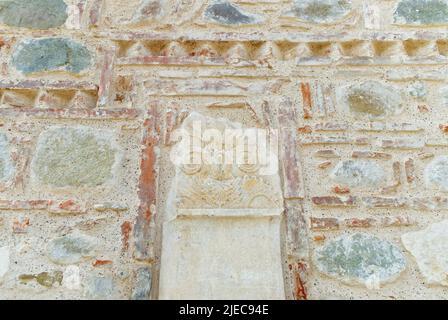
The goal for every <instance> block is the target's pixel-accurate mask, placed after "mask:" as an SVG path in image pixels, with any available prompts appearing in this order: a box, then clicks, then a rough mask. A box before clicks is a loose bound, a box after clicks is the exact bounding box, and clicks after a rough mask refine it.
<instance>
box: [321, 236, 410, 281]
mask: <svg viewBox="0 0 448 320" xmlns="http://www.w3.org/2000/svg"><path fill="white" fill-rule="evenodd" d="M313 260H314V263H315V264H316V267H317V269H318V270H319V271H320V272H322V273H324V274H326V275H328V276H330V277H333V278H336V279H338V280H340V281H342V282H344V283H346V284H362V285H366V286H368V287H370V286H375V285H381V284H383V283H387V282H390V281H393V280H395V279H396V278H397V277H398V276H399V275H400V274H401V273H402V272H403V271H404V269H405V268H406V261H405V258H404V256H403V254H402V252H401V251H400V249H399V248H398V247H396V246H395V245H393V244H392V243H390V242H388V241H386V240H382V239H379V238H377V237H375V236H372V235H369V234H365V233H356V234H352V235H343V236H341V237H339V238H337V239H335V240H333V241H331V242H329V243H327V244H326V245H325V246H323V247H322V248H319V249H317V250H316V252H315V253H314V256H313Z"/></svg>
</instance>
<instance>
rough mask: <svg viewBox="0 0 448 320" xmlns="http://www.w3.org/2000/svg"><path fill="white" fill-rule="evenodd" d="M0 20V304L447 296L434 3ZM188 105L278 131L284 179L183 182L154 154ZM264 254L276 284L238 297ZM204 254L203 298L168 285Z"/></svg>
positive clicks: (168, 140) (443, 116)
mask: <svg viewBox="0 0 448 320" xmlns="http://www.w3.org/2000/svg"><path fill="white" fill-rule="evenodd" d="M0 22H1V26H0V97H1V100H0V104H1V107H0V192H1V194H0V298H3V299H41V298H45V299H158V298H171V297H181V298H183V297H188V296H189V295H190V294H191V296H192V297H198V294H199V298H215V297H220V298H222V297H223V298H229V296H228V295H227V294H228V293H226V290H227V289H228V287H227V284H228V283H229V279H230V278H231V279H233V280H235V279H240V280H238V281H241V279H243V280H244V281H247V282H244V283H245V286H247V288H246V287H244V289H241V292H240V291H238V292H235V294H236V295H238V296H237V297H235V298H238V297H243V298H251V297H255V298H257V297H262V298H279V297H281V298H286V299H297V300H303V299H411V298H417V299H429V298H436V299H445V298H446V297H447V296H448V291H447V289H446V286H447V285H448V280H447V274H448V263H447V261H448V259H447V252H448V250H447V249H448V231H447V230H448V229H447V228H448V220H445V218H446V217H445V215H446V211H447V210H448V197H447V195H446V192H447V191H448V153H447V151H448V140H447V137H446V134H447V133H448V118H447V116H448V109H447V108H448V86H447V83H446V72H447V70H446V69H447V63H448V41H447V40H446V39H447V35H448V34H447V32H446V25H447V24H448V1H445V0H413V1H412V0H378V1H375V2H372V1H362V0H352V1H349V0H339V1H338V0H303V1H289V0H264V1H255V0H241V1H240V0H234V1H233V2H228V1H225V0H223V1H206V0H188V1H180V0H179V1H177V0H169V1H161V0H159V1H157V0H154V1H153V0H127V1H121V0H104V1H103V0H33V1H31V0H29V1H23V0H21V1H19V0H6V1H1V2H0ZM198 116H199V117H200V118H201V119H202V121H206V122H207V123H212V124H213V123H215V122H214V121H216V123H220V125H222V126H224V127H226V126H234V125H235V124H238V125H241V126H242V127H244V128H259V129H270V130H278V132H279V142H280V145H279V150H278V159H277V160H278V163H279V165H280V170H279V172H278V175H277V176H275V177H273V178H272V180H270V181H268V182H269V183H270V184H269V183H267V184H266V183H265V184H263V183H264V182H266V181H264V182H263V183H261V182H260V181H262V180H263V177H260V176H259V175H258V173H254V171H252V169H253V168H247V167H245V168H240V169H241V172H243V173H241V174H239V175H238V176H231V177H230V178H228V179H227V178H226V179H224V178H222V176H219V177H217V176H216V175H214V173H210V172H213V170H211V171H208V172H207V173H206V174H205V176H204V175H200V177H202V178H203V180H201V179H202V178H200V177H199V178H198V179H199V180H198V181H199V182H198V184H199V187H204V185H206V186H208V187H207V188H208V189H205V191H204V190H203V189H201V190H202V191H201V192H202V193H201V192H199V191H197V190H199V189H197V190H196V189H194V188H199V187H198V186H197V185H194V188H193V187H191V185H190V184H188V183H187V182H188V181H189V180H188V179H190V177H191V176H192V175H195V174H197V173H198V171H199V169H198V170H196V169H197V168H194V167H188V168H183V169H182V170H183V171H182V170H181V171H179V169H178V168H176V167H175V166H174V164H173V163H172V162H171V161H170V157H169V156H170V152H171V151H172V150H173V148H175V146H176V141H175V140H174V139H173V137H172V135H173V132H174V130H176V129H179V128H182V127H185V126H186V121H188V119H192V118H191V117H198ZM223 119H224V120H223ZM222 121H223V122H222ZM222 123H224V124H222ZM209 169H210V168H209ZM212 169H214V168H212ZM182 172H183V173H182ZM244 172H246V174H244ZM182 174H185V175H186V176H187V177H186V178H185V177H183V176H182ZM248 177H249V178H248ZM277 178H278V179H277ZM185 179H186V180H185ZM195 179H196V178H195ZM238 179H243V180H242V181H245V182H247V181H248V180H247V179H249V181H253V185H254V186H255V187H256V188H255V187H254V188H255V189H251V190H247V189H244V192H246V193H247V194H246V193H244V194H243V200H244V201H243V200H241V199H239V198H238V195H241V194H239V192H240V191H239V190H240V189H239V188H240V187H241V185H242V184H241V183H239V182H238V181H241V180H238ZM244 179H246V180H244ZM250 179H252V180H250ZM195 181H196V180H195ZM205 182H206V183H205ZM195 183H196V182H195ZM201 183H202V184H204V185H202V184H201ZM251 183H252V182H251ZM245 186H246V185H245ZM267 186H268V187H267ZM257 188H258V189H257ZM191 190H193V191H194V192H193V193H192V194H188V192H190V191H191ZM223 190H225V191H226V192H225V193H224V192H223ZM277 191H278V192H277ZM241 192H243V191H241ZM172 194H176V195H181V196H180V197H181V198H182V197H183V196H184V197H186V198H187V200H188V201H187V200H185V199H184V200H183V202H182V201H179V202H178V199H177V198H176V199H175V200H173V197H170V195H172ZM185 194H186V195H185ZM277 195H279V196H277ZM245 197H247V198H248V199H246V198H245ZM236 198H238V199H239V200H235V199H236ZM254 199H256V201H255V200H254ZM260 199H263V200H260ZM181 200H182V199H181ZM245 201H246V202H245ZM229 208H230V209H231V210H232V214H231V215H229V211H226V210H221V209H229ZM181 209H182V210H184V211H182V212H184V213H183V214H181V213H180V212H181ZM193 209H194V210H199V211H194V210H193ZM266 210H267V211H266ZM185 212H187V213H185ZM198 212H200V213H198ZM235 212H236V213H235ZM266 212H268V213H266ZM173 215H174V216H175V218H173ZM198 215H199V217H198ZM216 216H218V218H217V220H213V219H214V218H213V217H216ZM262 216H263V217H264V218H263V217H262ZM168 217H169V218H168ZM170 219H177V220H176V221H177V222H175V223H178V226H179V228H180V229H175V228H174V229H173V228H171V229H170V228H169V227H167V226H169V225H168V224H166V223H167V222H170V221H171V222H172V221H174V220H170ZM195 219H196V220H195ZM257 219H258V220H257ZM260 219H261V220H260ZM263 219H266V221H265V220H263ZM224 221H227V222H224ZM260 221H265V222H266V223H271V224H270V227H269V228H265V227H264V226H266V225H267V224H266V225H264V224H262V223H264V222H260ZM267 221H269V222H267ZM277 222H278V225H277V224H276V223H277ZM233 223H234V224H239V223H241V225H239V227H238V228H240V229H238V228H237V229H234V227H233V225H232V224H233ZM258 223H260V224H258ZM272 223H273V224H272ZM272 226H273V227H272ZM271 227H272V228H273V229H272V228H271ZM214 228H216V229H214ZM251 228H254V229H251ZM164 230H165V232H164ZM166 230H171V231H166ZM173 230H174V231H173ZM176 230H177V231H176ZM179 230H180V231H179ZM185 230H187V231H188V232H187V231H185ZM201 230H209V231H210V230H216V231H213V232H210V233H207V232H206V231H204V232H203V233H201V236H197V235H198V234H199V233H200V232H202V231H201ZM236 230H237V231H236ZM238 230H243V232H239V231H238ZM254 230H259V231H257V232H258V233H257V232H255V231H254ZM170 232H174V233H172V234H173V235H174V236H175V235H176V234H177V233H176V232H178V234H179V235H181V234H182V235H183V233H182V232H187V233H188V235H187V236H185V239H184V238H182V237H180V236H179V239H184V241H185V242H180V244H179V245H178V247H177V245H172V244H171V245H169V246H168V245H165V246H164V243H171V242H169V241H172V239H171V238H169V237H168V236H167V234H169V233H170ZM195 232H197V233H195ZM277 232H278V236H277ZM240 236H241V239H242V240H241V243H244V244H245V247H244V248H245V249H244V250H248V251H247V252H246V253H247V254H249V255H250V257H253V259H254V260H252V262H255V263H253V264H250V262H247V261H246V260H244V259H243V258H242V257H241V256H239V254H238V250H236V251H235V252H233V251H232V249H233V248H235V247H234V246H235V245H236V246H238V244H239V243H240V242H239V239H240V238H239V237H240ZM257 236H260V239H264V240H266V239H268V240H269V241H264V242H260V243H259V242H255V243H251V242H250V241H258V240H257V239H258V238H256V237H257ZM167 239H168V240H167ZM170 239H171V240H170ZM251 239H252V240H251ZM228 240H229V242H228V245H227V242H226V241H228ZM230 240H231V241H230ZM167 241H168V242H167ZM173 241H174V240H173ZM204 241H205V242H204ZM210 241H215V242H214V243H217V244H219V245H220V246H218V247H214V246H210V243H211V242H210ZM232 241H233V242H232ZM260 241H261V240H260ZM175 243H176V242H175ZM189 243H194V244H195V245H196V247H188V245H189ZM257 243H258V244H259V245H258V246H257V245H256V244H257ZM184 244H185V245H184ZM205 244H206V245H205ZM252 244H253V245H252ZM226 245H227V247H226ZM241 245H242V244H241ZM192 248H193V249H192ZM201 248H203V249H201ZM236 248H237V249H238V247H236ZM265 249H266V250H270V251H269V254H267V255H263V250H265ZM170 250H175V251H173V252H176V255H175V256H174V257H171V256H170ZM207 250H209V252H208V251H207ZM213 250H214V251H213ZM252 250H253V251H252ZM212 251H213V255H212V254H211V252H212ZM220 252H222V253H223V255H222V257H221V255H220ZM229 252H230V253H229ZM162 256H163V257H170V258H162ZM266 256H268V257H270V258H269V261H273V262H272V263H274V261H278V262H279V264H278V265H275V266H273V265H272V264H269V261H267V260H266V261H265V260H263V262H260V263H259V264H258V265H259V266H262V268H266V270H268V269H269V270H270V268H272V269H273V270H274V271H273V272H272V273H269V274H270V275H272V278H270V277H271V276H269V275H268V276H266V277H267V278H266V283H269V288H275V290H274V289H273V290H271V291H269V290H267V291H262V290H261V291H260V290H254V291H251V290H252V289H254V288H255V289H256V288H262V287H263V285H262V283H263V278H262V276H261V275H263V274H267V273H263V271H264V270H255V268H256V265H257V263H256V262H257V259H264V258H265V257H266ZM178 257H181V258H182V259H181V260H177V258H178ZM198 257H200V259H199V260H198ZM216 257H218V258H216ZM219 257H221V258H222V259H221V258H219ZM215 258H216V259H218V260H219V259H221V260H222V261H221V260H219V261H220V262H223V267H222V269H219V270H220V272H216V273H213V272H212V275H211V276H210V277H212V278H209V279H205V280H206V281H205V282H204V279H200V281H202V282H200V283H201V285H204V286H205V287H200V288H204V289H203V291H195V290H196V289H197V288H193V287H194V286H195V285H196V284H197V283H199V282H198V281H199V280H198V278H195V277H200V276H201V275H200V274H196V273H194V272H191V273H190V275H191V277H192V278H191V279H190V280H191V283H185V284H184V287H182V288H181V287H176V285H178V284H177V283H174V284H173V283H170V282H169V280H164V279H169V278H170V277H171V275H172V276H173V279H176V276H179V275H180V274H181V273H176V272H180V271H179V269H182V268H184V267H185V268H187V269H185V270H188V268H191V271H194V270H195V268H196V263H199V265H198V268H199V269H200V270H204V272H205V274H207V272H209V271H210V270H209V269H210V268H211V269H213V268H214V263H215V262H216V261H218V260H216V259H215ZM201 259H203V260H201ZM164 261H165V262H164ZM198 261H199V262H198ZM201 261H202V262H204V263H206V264H207V265H208V264H210V267H209V268H208V267H207V265H205V266H204V265H200V262H201ZM163 263H165V266H164V265H163ZM226 263H229V269H228V270H231V271H229V272H227V273H226V267H225V266H226ZM249 264H250V266H249ZM230 265H231V266H230ZM181 267H182V268H181ZM220 268H221V267H220ZM247 268H249V269H250V268H251V269H250V270H249V271H250V272H249V273H248V269H247ZM176 270H177V271H176ZM228 270H227V271H228ZM211 271H213V270H211ZM258 271H260V273H257V272H258ZM277 275H280V278H279V277H277ZM167 277H168V278H167ZM244 277H245V278H244ZM257 277H258V278H257ZM278 279H280V280H278ZM233 280H232V281H233ZM238 281H237V283H238ZM251 281H253V282H251ZM207 283H210V284H213V286H212V287H207ZM232 283H233V282H232ZM163 285H166V286H167V287H163ZM251 285H252V287H251ZM179 286H181V285H180V284H179ZM191 286H192V287H191ZM188 288H191V291H188V290H189V289H188ZM221 288H222V289H221ZM226 288H227V289H226ZM263 289H265V288H263ZM185 290H186V291H185ZM221 290H222V291H221ZM198 292H199V293H198ZM201 292H203V296H202V297H201V295H202V293H201ZM253 292H262V293H260V295H259V296H253ZM181 293H182V294H181ZM262 294H264V295H262Z"/></svg>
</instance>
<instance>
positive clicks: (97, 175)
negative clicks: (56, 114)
mask: <svg viewBox="0 0 448 320" xmlns="http://www.w3.org/2000/svg"><path fill="white" fill-rule="evenodd" d="M112 140H113V135H112V133H111V132H109V131H106V130H94V129H91V128H88V127H76V128H64V127H58V128H53V129H50V130H48V131H45V132H44V133H42V134H41V135H40V137H39V140H38V146H37V151H36V155H35V157H34V159H33V163H32V169H33V179H34V180H35V182H37V183H40V184H44V185H51V186H54V187H82V186H88V187H95V186H99V185H103V184H105V183H106V182H107V181H108V180H109V179H111V178H112V177H113V167H114V165H115V162H116V157H117V150H116V148H115V147H114V146H113V145H112Z"/></svg>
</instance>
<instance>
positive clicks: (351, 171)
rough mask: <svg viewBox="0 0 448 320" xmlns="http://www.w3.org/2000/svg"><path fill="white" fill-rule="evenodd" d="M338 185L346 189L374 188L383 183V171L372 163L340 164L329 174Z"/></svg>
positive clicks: (347, 162)
mask: <svg viewBox="0 0 448 320" xmlns="http://www.w3.org/2000/svg"><path fill="white" fill-rule="evenodd" d="M331 178H332V179H333V181H335V182H336V183H338V184H342V185H344V186H348V187H353V188H354V187H375V186H378V185H380V184H381V183H382V182H384V179H385V176H384V169H383V168H382V167H381V166H379V165H378V164H377V163H375V162H373V161H366V160H356V161H355V160H348V161H342V162H340V163H339V164H338V165H337V166H336V167H335V168H334V170H333V172H332V173H331Z"/></svg>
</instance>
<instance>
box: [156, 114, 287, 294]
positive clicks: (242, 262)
mask: <svg viewBox="0 0 448 320" xmlns="http://www.w3.org/2000/svg"><path fill="white" fill-rule="evenodd" d="M198 121H199V122H200V123H201V126H202V128H203V131H205V130H207V129H214V130H217V131H218V133H221V134H223V133H224V131H225V130H226V129H236V128H241V124H237V123H232V122H229V121H228V120H224V119H213V118H208V117H204V116H202V115H200V114H198V113H193V114H191V115H190V116H189V117H188V118H187V119H186V120H185V121H184V123H183V126H182V129H183V130H185V131H186V132H187V133H188V135H187V138H188V137H189V138H191V139H192V140H193V141H197V142H198V143H199V146H203V147H204V148H205V150H206V151H205V153H206V154H213V153H214V152H213V151H218V148H214V147H213V146H211V145H210V143H206V139H205V138H204V139H202V138H203V137H202V135H201V134H198V133H197V132H195V130H193V129H192V128H193V124H194V123H197V122H198ZM187 138H184V139H187ZM219 145H222V144H219ZM230 149H232V148H230ZM194 150H195V152H196V151H198V149H197V148H195V149H194ZM227 151H229V150H227V149H225V150H220V152H217V153H216V154H217V155H219V154H220V155H221V156H222V155H223V154H225V153H226V152H227ZM190 152H191V151H190V149H188V148H187V147H186V146H185V145H184V144H183V143H179V144H177V145H176V146H175V152H174V153H175V154H178V155H181V154H185V153H187V154H189V153H190ZM273 157H274V158H275V159H272V161H274V162H278V158H277V155H276V154H274V155H273ZM210 160H211V159H210ZM167 204H168V206H167V210H166V212H167V215H166V216H165V222H164V225H163V241H162V242H163V243H162V256H161V271H160V283H159V285H160V287H159V298H160V299H284V298H285V292H284V282H283V272H282V257H281V250H280V248H281V234H280V230H281V228H280V226H281V214H282V212H283V201H282V193H281V187H280V178H279V175H278V172H277V171H274V173H272V174H271V175H262V174H261V168H260V167H259V166H258V165H239V164H238V163H233V164H232V163H229V164H227V163H226V164H218V163H214V162H213V161H204V162H202V161H201V162H200V163H198V164H190V165H182V164H180V163H179V165H178V166H176V176H175V178H174V181H173V185H172V188H171V191H170V193H169V199H168V201H167Z"/></svg>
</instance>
